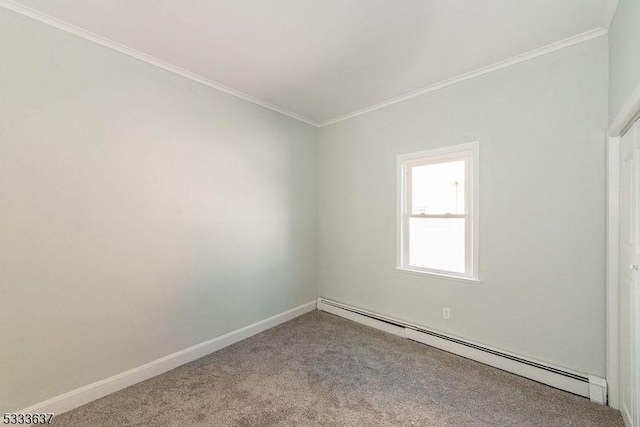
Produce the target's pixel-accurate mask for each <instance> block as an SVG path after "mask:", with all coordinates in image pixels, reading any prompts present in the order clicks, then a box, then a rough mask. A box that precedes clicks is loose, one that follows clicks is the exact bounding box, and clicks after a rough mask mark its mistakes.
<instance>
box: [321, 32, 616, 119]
mask: <svg viewBox="0 0 640 427" xmlns="http://www.w3.org/2000/svg"><path fill="white" fill-rule="evenodd" d="M605 34H607V29H606V28H601V27H600V28H594V29H593V30H589V31H586V32H584V33H581V34H578V35H575V36H572V37H569V38H566V39H564V40H560V41H558V42H555V43H551V44H549V45H546V46H543V47H541V48H538V49H534V50H531V51H529V52H527V53H523V54H521V55H516V56H513V57H511V58H509V59H505V60H503V61H499V62H496V63H493V64H491V65H487V66H485V67H481V68H477V69H475V70H473V71H469V72H466V73H464V74H460V75H458V76H456V77H452V78H450V79H446V80H442V81H441V82H438V83H434V84H431V85H429V86H425V87H422V88H420V89H416V90H412V91H411V92H407V93H405V94H404V95H400V96H397V97H395V98H391V99H389V100H387V101H383V102H380V103H377V104H373V105H371V106H369V107H365V108H361V109H359V110H356V111H353V112H351V113H347V114H344V115H341V116H337V117H334V118H333V119H329V120H325V121H322V122H320V124H319V127H324V126H329V125H332V124H335V123H338V122H341V121H344V120H347V119H351V118H353V117H356V116H360V115H362V114H366V113H370V112H371V111H375V110H379V109H381V108H384V107H388V106H390V105H393V104H397V103H398V102H402V101H406V100H407V99H411V98H415V97H416V96H420V95H424V94H425V93H429V92H434V91H436V90H438V89H442V88H445V87H447V86H451V85H454V84H456V83H460V82H463V81H465V80H469V79H473V78H475V77H478V76H481V75H483V74H487V73H491V72H493V71H497V70H500V69H502V68H506V67H509V66H511V65H515V64H519V63H521V62H524V61H528V60H530V59H534V58H537V57H539V56H542V55H546V54H548V53H552V52H555V51H558V50H561V49H564V48H566V47H569V46H573V45H576V44H579V43H583V42H586V41H588V40H591V39H594V38H597V37H600V36H603V35H605Z"/></svg>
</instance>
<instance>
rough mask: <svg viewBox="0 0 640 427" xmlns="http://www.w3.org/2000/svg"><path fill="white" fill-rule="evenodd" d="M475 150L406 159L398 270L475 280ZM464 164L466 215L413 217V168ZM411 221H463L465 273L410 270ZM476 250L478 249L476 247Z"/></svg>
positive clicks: (417, 268)
mask: <svg viewBox="0 0 640 427" xmlns="http://www.w3.org/2000/svg"><path fill="white" fill-rule="evenodd" d="M474 159H475V157H474V150H473V149H467V150H461V151H458V152H453V153H446V154H442V155H435V156H425V157H422V158H417V159H409V160H405V161H403V162H402V177H403V182H402V189H401V190H402V194H401V195H402V207H401V208H402V230H401V239H402V248H401V260H400V261H401V264H402V265H401V267H404V268H409V269H411V270H418V271H424V272H427V273H435V274H444V275H448V276H457V277H463V278H474V275H475V274H476V272H475V271H474V270H475V269H476V268H477V266H474V265H473V262H474V253H473V251H474V248H473V246H474V242H473V237H474V230H473V226H474V218H473V215H474V212H473V210H474V208H475V206H474V200H473V199H474V196H473V191H474V188H473V185H475V183H473V182H472V179H473V178H475V177H474V176H473V173H474V171H473V168H477V165H475V164H473V163H472V162H473V160H474ZM461 160H462V161H464V162H465V186H464V192H465V194H464V200H465V213H463V214H453V213H442V214H425V213H421V214H413V213H412V212H413V191H412V184H413V182H412V176H413V174H412V168H414V167H418V166H425V165H430V164H441V163H449V162H454V161H461ZM411 218H425V219H452V218H464V219H465V222H464V227H465V230H464V231H465V254H464V257H465V268H464V273H459V272H455V271H449V270H437V269H429V268H424V267H416V266H412V265H411V264H410V262H409V248H410V239H411V236H410V234H411V233H410V227H409V220H410V219H411ZM476 247H477V246H476Z"/></svg>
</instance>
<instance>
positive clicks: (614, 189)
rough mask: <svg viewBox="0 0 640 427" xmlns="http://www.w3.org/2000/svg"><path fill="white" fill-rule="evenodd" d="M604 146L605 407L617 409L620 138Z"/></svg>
mask: <svg viewBox="0 0 640 427" xmlns="http://www.w3.org/2000/svg"><path fill="white" fill-rule="evenodd" d="M607 145H608V146H607V242H606V245H607V248H606V254H607V258H606V304H607V309H606V313H607V318H606V322H607V324H606V326H607V334H606V343H607V345H606V355H607V357H606V360H607V382H608V383H609V406H611V407H612V408H614V409H619V405H620V402H619V399H620V395H619V388H618V387H619V375H620V367H619V345H620V343H619V338H618V329H619V321H618V271H619V265H618V259H619V258H618V256H619V255H618V252H619V227H620V226H619V220H620V218H619V200H620V182H619V181H620V137H619V136H616V137H609V138H608V144H607Z"/></svg>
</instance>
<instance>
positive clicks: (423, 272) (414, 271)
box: [395, 267, 482, 284]
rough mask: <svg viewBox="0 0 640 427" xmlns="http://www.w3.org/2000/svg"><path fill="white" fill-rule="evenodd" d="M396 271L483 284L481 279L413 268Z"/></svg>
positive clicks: (402, 268) (397, 269)
mask: <svg viewBox="0 0 640 427" xmlns="http://www.w3.org/2000/svg"><path fill="white" fill-rule="evenodd" d="M395 270H396V271H397V272H399V273H406V274H415V275H417V276H429V277H434V278H437V279H445V280H452V281H454V282H463V283H474V284H480V283H482V281H481V280H480V279H473V278H471V277H460V276H453V275H450V274H441V273H433V272H430V271H422V270H414V269H411V268H404V267H396V268H395Z"/></svg>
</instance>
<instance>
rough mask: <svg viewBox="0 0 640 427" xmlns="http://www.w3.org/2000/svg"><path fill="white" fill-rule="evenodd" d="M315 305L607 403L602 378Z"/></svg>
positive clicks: (353, 310) (347, 309)
mask: <svg viewBox="0 0 640 427" xmlns="http://www.w3.org/2000/svg"><path fill="white" fill-rule="evenodd" d="M317 302H318V310H321V311H326V312H328V313H332V314H336V315H338V316H341V317H344V318H347V319H350V320H353V321H355V322H358V323H362V324H364V325H367V326H371V327H373V328H376V329H380V330H383V331H386V332H390V333H392V334H394V335H398V336H401V337H405V338H408V339H410V340H413V341H417V342H420V343H423V344H427V345H430V346H432V347H436V348H439V349H441V350H445V351H448V352H450V353H454V354H457V355H459V356H463V357H466V358H468V359H472V360H475V361H477V362H481V363H484V364H487V365H490V366H493V367H496V368H499V369H502V370H505V371H508V372H511V373H514V374H516V375H520V376H523V377H526V378H529V379H532V380H535V381H538V382H541V383H543V384H547V385H550V386H552V387H555V388H559V389H561V390H565V391H568V392H571V393H574V394H578V395H580V396H584V397H588V398H590V399H591V401H593V402H596V403H600V404H603V405H604V404H606V402H607V400H606V398H607V383H606V381H605V380H604V379H603V378H600V377H597V376H594V375H589V374H584V373H581V372H576V371H572V370H569V369H567V368H563V367H559V366H554V365H551V364H549V363H546V362H541V361H538V360H535V359H531V358H527V357H524V356H521V355H517V354H514V353H510V352H508V351H505V350H501V349H497V348H493V347H490V346H487V345H484V344H480V343H474V342H471V341H469V340H465V339H463V338H459V337H455V336H453V335H450V334H446V333H443V332H439V331H434V330H431V329H429V328H426V327H423V326H420V325H416V324H411V323H408V322H405V321H402V320H399V319H395V318H392V317H389V316H385V315H382V314H379V313H375V312H372V311H368V310H364V309H361V308H358V307H353V306H350V305H347V304H342V303H339V302H336V301H331V300H328V299H325V298H318V301H317Z"/></svg>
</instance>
